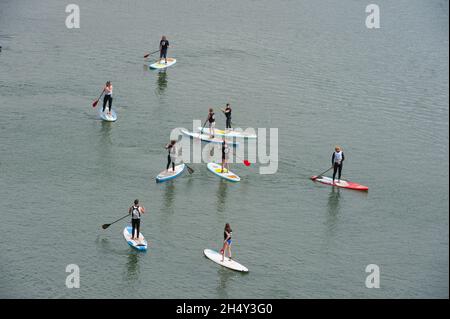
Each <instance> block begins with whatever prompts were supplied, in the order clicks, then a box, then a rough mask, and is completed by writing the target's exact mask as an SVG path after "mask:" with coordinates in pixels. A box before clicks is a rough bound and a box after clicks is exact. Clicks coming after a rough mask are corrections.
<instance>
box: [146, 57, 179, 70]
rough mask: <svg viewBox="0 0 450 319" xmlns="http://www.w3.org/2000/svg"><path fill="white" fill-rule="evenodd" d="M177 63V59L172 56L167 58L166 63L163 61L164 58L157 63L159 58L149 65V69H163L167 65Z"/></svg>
mask: <svg viewBox="0 0 450 319" xmlns="http://www.w3.org/2000/svg"><path fill="white" fill-rule="evenodd" d="M175 63H177V59H174V58H167V64H166V63H165V59H162V60H161V63H159V59H158V60H157V61H156V62H155V63H152V64H150V65H149V67H150V69H165V68H168V67H169V66H172V65H174V64H175Z"/></svg>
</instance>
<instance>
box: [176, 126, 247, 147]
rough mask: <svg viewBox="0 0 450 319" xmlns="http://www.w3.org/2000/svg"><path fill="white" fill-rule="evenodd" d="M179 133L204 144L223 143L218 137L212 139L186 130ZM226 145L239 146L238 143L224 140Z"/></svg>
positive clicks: (206, 135)
mask: <svg viewBox="0 0 450 319" xmlns="http://www.w3.org/2000/svg"><path fill="white" fill-rule="evenodd" d="M181 133H183V134H184V135H186V136H190V137H192V138H198V139H200V140H202V141H204V142H207V143H215V144H222V143H223V139H222V138H219V137H214V138H211V137H210V136H209V135H208V134H200V133H194V132H189V131H186V130H181ZM226 141H227V144H228V145H233V146H239V142H235V141H232V140H231V141H230V140H226Z"/></svg>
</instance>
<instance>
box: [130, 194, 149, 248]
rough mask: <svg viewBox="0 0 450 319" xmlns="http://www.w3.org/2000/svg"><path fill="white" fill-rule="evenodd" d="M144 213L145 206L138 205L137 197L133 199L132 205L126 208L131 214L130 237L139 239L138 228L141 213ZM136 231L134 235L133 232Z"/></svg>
mask: <svg viewBox="0 0 450 319" xmlns="http://www.w3.org/2000/svg"><path fill="white" fill-rule="evenodd" d="M144 213H145V208H144V207H143V206H139V199H135V200H134V205H133V206H131V207H130V208H129V209H128V214H130V215H131V239H139V229H140V227H141V215H142V214H144ZM135 232H136V234H137V235H136V237H134V233H135Z"/></svg>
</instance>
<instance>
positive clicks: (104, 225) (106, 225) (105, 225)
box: [102, 214, 130, 229]
mask: <svg viewBox="0 0 450 319" xmlns="http://www.w3.org/2000/svg"><path fill="white" fill-rule="evenodd" d="M128 216H130V214H126V215H125V216H123V217H122V218H119V219H118V220H116V221H115V222H112V223H111V224H103V225H102V228H103V229H106V228H108V227H109V226H111V225H112V224H114V223H117V222H118V221H119V220H122V219H124V218H126V217H128Z"/></svg>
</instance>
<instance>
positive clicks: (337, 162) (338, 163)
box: [331, 151, 345, 183]
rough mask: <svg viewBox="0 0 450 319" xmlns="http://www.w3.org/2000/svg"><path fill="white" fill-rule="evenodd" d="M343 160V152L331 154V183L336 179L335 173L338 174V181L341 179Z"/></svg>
mask: <svg viewBox="0 0 450 319" xmlns="http://www.w3.org/2000/svg"><path fill="white" fill-rule="evenodd" d="M344 160H345V156H344V152H342V151H340V152H333V155H332V156H331V164H332V165H333V183H334V179H335V177H336V172H337V173H338V180H340V179H341V173H342V165H343V162H344Z"/></svg>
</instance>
